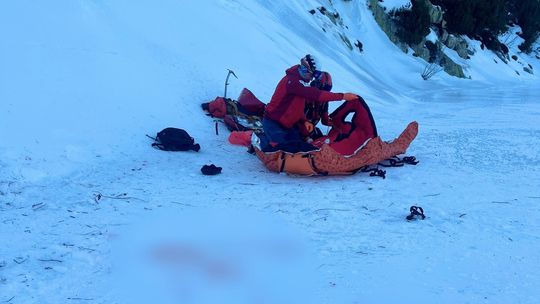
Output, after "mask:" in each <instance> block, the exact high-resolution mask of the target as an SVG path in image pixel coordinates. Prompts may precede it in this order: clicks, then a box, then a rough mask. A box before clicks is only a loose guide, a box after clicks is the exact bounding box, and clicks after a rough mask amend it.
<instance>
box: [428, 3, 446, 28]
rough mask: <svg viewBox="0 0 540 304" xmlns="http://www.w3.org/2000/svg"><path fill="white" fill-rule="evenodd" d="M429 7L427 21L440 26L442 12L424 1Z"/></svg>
mask: <svg viewBox="0 0 540 304" xmlns="http://www.w3.org/2000/svg"><path fill="white" fill-rule="evenodd" d="M426 2H427V4H428V7H429V19H430V20H431V23H433V24H440V23H441V22H442V21H443V11H442V8H441V7H440V6H438V5H433V4H431V2H429V1H426Z"/></svg>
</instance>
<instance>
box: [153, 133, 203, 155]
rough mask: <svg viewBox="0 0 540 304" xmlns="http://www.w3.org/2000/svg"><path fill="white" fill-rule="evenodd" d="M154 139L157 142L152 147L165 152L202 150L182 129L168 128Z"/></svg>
mask: <svg viewBox="0 0 540 304" xmlns="http://www.w3.org/2000/svg"><path fill="white" fill-rule="evenodd" d="M148 137H150V136H148ZM150 138H152V137H150ZM152 139H154V140H155V142H154V143H153V144H152V147H154V148H157V149H160V150H164V151H188V150H193V151H199V150H200V149H201V146H199V144H195V140H194V139H193V137H191V136H189V134H188V132H186V131H185V130H182V129H177V128H166V129H163V130H162V131H161V132H159V133H158V134H157V136H156V138H152Z"/></svg>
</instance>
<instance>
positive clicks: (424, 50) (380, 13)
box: [368, 0, 470, 78]
mask: <svg viewBox="0 0 540 304" xmlns="http://www.w3.org/2000/svg"><path fill="white" fill-rule="evenodd" d="M424 1H426V3H427V4H428V6H429V8H430V11H429V15H430V19H431V23H432V24H433V25H436V27H437V28H440V29H441V33H437V34H438V36H439V39H438V41H437V42H436V43H435V45H436V48H431V49H429V48H428V47H427V46H426V39H423V40H422V41H421V42H420V43H418V44H416V45H411V46H410V48H411V49H412V50H413V52H414V53H413V56H417V57H420V58H422V59H424V60H425V61H426V64H434V62H433V59H434V58H437V62H436V64H439V65H440V66H441V67H442V69H443V70H444V71H445V72H446V73H448V74H449V75H452V76H456V77H460V78H465V74H464V73H463V68H462V67H461V66H460V65H459V64H457V63H455V62H454V61H453V60H452V59H451V58H450V57H448V56H447V55H446V54H445V53H444V52H443V49H444V47H448V48H449V49H452V50H455V51H456V52H457V53H458V55H459V56H460V57H462V58H467V57H468V56H469V52H470V51H469V50H468V49H467V42H466V41H465V40H464V39H462V38H459V37H455V36H453V35H449V34H448V33H447V32H446V30H444V20H443V12H442V10H441V8H440V7H438V6H435V5H433V4H431V2H429V1H428V0H424ZM368 5H369V8H370V9H371V11H372V12H373V17H374V18H375V21H377V23H378V24H379V26H380V27H381V29H382V30H383V31H384V32H385V33H386V35H387V36H388V38H389V39H390V40H391V41H392V42H394V43H395V44H396V45H397V46H398V47H399V48H400V49H401V50H402V51H403V52H405V53H407V52H408V50H409V45H407V44H405V43H403V42H401V41H399V39H398V37H397V35H396V32H397V26H396V23H395V22H394V21H393V20H392V18H391V17H390V16H389V15H388V14H387V12H386V11H385V9H384V8H383V7H382V6H380V5H379V1H378V0H368ZM441 36H442V37H444V38H443V39H441ZM434 52H436V53H434Z"/></svg>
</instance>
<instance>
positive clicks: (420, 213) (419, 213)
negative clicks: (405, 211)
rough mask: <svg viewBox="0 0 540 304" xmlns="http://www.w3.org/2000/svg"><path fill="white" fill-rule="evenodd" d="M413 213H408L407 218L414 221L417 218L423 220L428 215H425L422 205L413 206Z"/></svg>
mask: <svg viewBox="0 0 540 304" xmlns="http://www.w3.org/2000/svg"><path fill="white" fill-rule="evenodd" d="M409 211H410V212H411V214H409V215H407V220H408V221H412V220H414V219H415V218H420V219H421V220H424V219H426V216H425V215H424V209H422V207H420V206H411V208H410V209H409Z"/></svg>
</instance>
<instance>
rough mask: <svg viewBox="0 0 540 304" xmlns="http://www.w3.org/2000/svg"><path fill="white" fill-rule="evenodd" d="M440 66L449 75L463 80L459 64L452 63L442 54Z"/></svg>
mask: <svg viewBox="0 0 540 304" xmlns="http://www.w3.org/2000/svg"><path fill="white" fill-rule="evenodd" d="M441 66H442V67H443V69H444V71H445V72H446V73H448V74H449V75H452V76H456V77H459V78H465V73H463V68H462V67H461V66H460V65H459V64H457V63H455V62H453V61H452V59H450V57H448V56H446V55H445V54H444V53H442V58H441Z"/></svg>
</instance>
